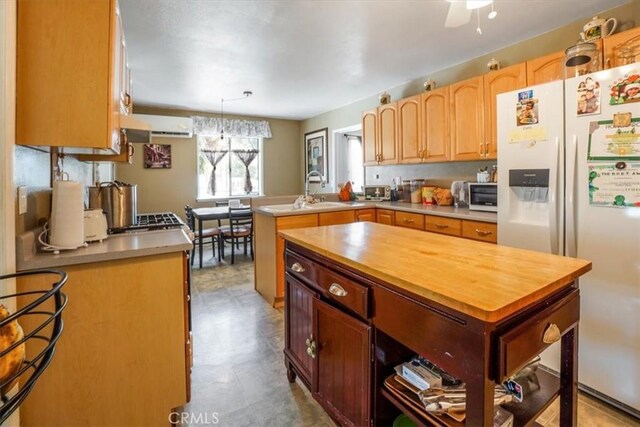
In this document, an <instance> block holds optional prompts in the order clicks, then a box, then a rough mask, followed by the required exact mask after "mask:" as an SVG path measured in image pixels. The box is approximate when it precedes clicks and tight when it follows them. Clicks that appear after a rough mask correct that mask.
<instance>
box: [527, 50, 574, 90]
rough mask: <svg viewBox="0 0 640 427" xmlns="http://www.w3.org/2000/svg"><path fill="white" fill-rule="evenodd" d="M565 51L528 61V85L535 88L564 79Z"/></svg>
mask: <svg viewBox="0 0 640 427" xmlns="http://www.w3.org/2000/svg"><path fill="white" fill-rule="evenodd" d="M564 61H565V55H564V51H560V52H554V53H551V54H549V55H545V56H541V57H539V58H535V59H532V60H530V61H527V85H528V86H534V85H539V84H542V83H547V82H552V81H554V80H561V79H564Z"/></svg>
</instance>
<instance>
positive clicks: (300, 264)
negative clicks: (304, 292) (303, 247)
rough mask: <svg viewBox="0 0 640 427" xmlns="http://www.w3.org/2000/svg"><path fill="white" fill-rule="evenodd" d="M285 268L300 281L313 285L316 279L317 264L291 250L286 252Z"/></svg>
mask: <svg viewBox="0 0 640 427" xmlns="http://www.w3.org/2000/svg"><path fill="white" fill-rule="evenodd" d="M285 268H286V269H287V271H288V272H289V273H290V274H291V275H292V276H294V277H296V278H297V279H299V280H302V282H304V283H306V284H309V285H314V284H315V282H316V281H317V280H318V266H317V265H316V263H314V262H313V261H311V260H309V259H307V258H305V257H302V256H300V255H298V254H295V253H293V252H289V251H287V252H286V259H285Z"/></svg>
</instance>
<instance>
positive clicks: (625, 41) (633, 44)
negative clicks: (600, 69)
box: [603, 27, 640, 68]
mask: <svg viewBox="0 0 640 427" xmlns="http://www.w3.org/2000/svg"><path fill="white" fill-rule="evenodd" d="M603 45H604V68H614V67H619V66H621V65H625V64H631V63H634V62H640V27H638V28H632V29H630V30H628V31H623V32H621V33H618V34H614V35H612V36H609V37H607V38H605V39H604V42H603Z"/></svg>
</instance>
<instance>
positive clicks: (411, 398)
mask: <svg viewBox="0 0 640 427" xmlns="http://www.w3.org/2000/svg"><path fill="white" fill-rule="evenodd" d="M536 375H537V377H538V382H539V384H540V388H539V389H538V390H535V391H532V392H531V393H529V394H527V395H525V397H524V400H523V401H522V402H512V403H508V404H504V405H502V407H503V408H505V409H506V410H507V411H509V412H511V413H512V414H513V416H514V423H513V425H514V427H518V426H538V425H539V424H537V423H536V422H535V420H536V419H537V418H538V417H539V416H540V415H542V413H543V412H544V411H545V410H546V409H547V408H548V407H549V405H551V404H552V403H553V401H554V400H555V398H556V397H558V396H559V391H560V379H559V378H558V377H557V376H555V375H554V374H552V373H549V372H547V371H545V370H543V369H538V371H537V373H536ZM391 377H393V375H392V376H391ZM385 382H386V381H385ZM380 394H381V395H382V396H384V398H386V399H387V400H388V401H389V402H390V403H391V404H392V405H393V406H395V407H396V408H397V409H398V410H400V411H401V412H403V413H404V414H405V415H407V416H408V417H409V418H411V420H412V421H413V422H415V423H416V424H417V425H425V426H431V425H435V426H441V427H463V426H464V425H465V423H464V421H463V422H460V421H456V420H454V419H453V418H451V417H450V416H448V415H435V414H430V413H427V412H426V411H424V410H422V409H421V407H422V403H421V402H420V400H419V399H418V397H417V396H416V395H415V394H414V393H412V392H411V391H408V390H406V389H405V391H400V390H398V389H396V390H394V391H391V389H390V388H388V387H387V386H386V385H383V386H382V387H381V389H380Z"/></svg>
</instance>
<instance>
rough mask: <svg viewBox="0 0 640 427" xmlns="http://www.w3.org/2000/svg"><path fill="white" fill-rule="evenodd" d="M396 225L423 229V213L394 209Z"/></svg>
mask: <svg viewBox="0 0 640 427" xmlns="http://www.w3.org/2000/svg"><path fill="white" fill-rule="evenodd" d="M396 225H397V226H400V227H408V228H415V229H417V230H424V215H423V214H416V213H409V212H400V211H396Z"/></svg>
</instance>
